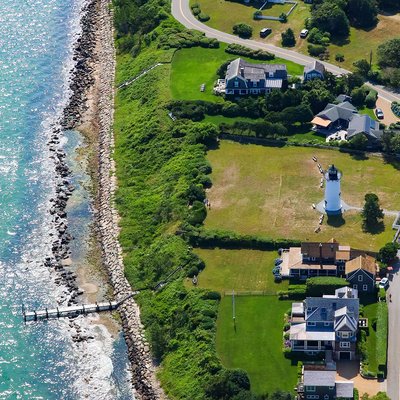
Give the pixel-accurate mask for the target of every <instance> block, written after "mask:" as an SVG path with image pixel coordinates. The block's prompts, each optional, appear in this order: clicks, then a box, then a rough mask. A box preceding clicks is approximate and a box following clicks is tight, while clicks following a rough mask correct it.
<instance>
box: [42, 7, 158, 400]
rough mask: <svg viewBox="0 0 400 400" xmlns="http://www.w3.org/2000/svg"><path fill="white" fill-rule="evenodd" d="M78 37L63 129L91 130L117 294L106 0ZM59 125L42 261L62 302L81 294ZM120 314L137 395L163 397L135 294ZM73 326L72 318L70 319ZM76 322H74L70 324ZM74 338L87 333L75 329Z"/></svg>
mask: <svg viewBox="0 0 400 400" xmlns="http://www.w3.org/2000/svg"><path fill="white" fill-rule="evenodd" d="M81 29H82V34H81V37H80V38H79V39H78V40H77V43H76V45H75V49H74V62H75V67H74V69H73V71H71V80H70V90H71V95H70V99H69V102H68V105H67V106H66V107H65V109H64V114H63V118H62V121H61V126H62V129H73V128H77V129H80V130H82V131H86V130H89V131H91V135H92V137H93V144H92V145H93V146H94V147H95V148H94V149H92V150H94V153H95V154H97V156H98V159H97V160H96V165H97V171H96V174H95V175H96V176H94V177H93V176H92V179H96V184H97V185H96V186H97V193H96V197H97V198H96V208H97V210H96V212H95V221H96V228H97V236H98V239H99V241H100V245H101V249H102V262H103V265H104V268H105V269H106V270H107V273H108V276H109V279H110V283H111V284H112V286H113V289H114V296H115V299H116V300H122V299H123V298H125V297H126V296H127V295H129V294H130V293H131V287H130V285H129V283H128V281H127V280H126V278H125V275H124V265H123V259H122V250H121V247H120V245H119V242H118V235H119V231H118V214H117V212H116V210H115V208H114V207H113V198H114V193H115V190H116V187H117V186H116V179H115V165H114V161H113V159H112V149H113V146H114V138H113V132H112V124H113V112H114V87H113V85H114V73H115V50H114V42H113V40H114V39H113V18H112V12H111V10H110V0H88V1H87V3H86V4H85V7H84V12H83V16H82V19H81ZM83 126H84V128H83ZM61 137H62V130H61V129H60V128H54V129H53V133H52V136H51V139H50V141H49V143H48V145H49V150H50V152H51V153H52V155H51V158H53V160H54V163H55V170H56V172H57V175H58V178H57V183H56V185H57V186H56V198H55V199H51V207H50V210H49V211H50V213H51V214H52V215H53V219H54V223H55V226H56V230H57V238H55V240H54V241H53V244H52V252H53V256H52V257H49V258H47V259H46V265H47V266H49V267H52V268H53V269H54V270H55V271H56V273H57V277H56V283H59V284H63V285H66V286H67V288H68V293H69V294H68V295H66V296H63V298H61V299H60V303H63V304H65V303H67V304H69V305H70V304H74V303H76V302H77V298H78V296H80V295H82V294H83V291H82V290H81V289H79V287H78V286H77V283H76V274H75V273H74V272H72V271H68V268H67V267H68V266H69V265H70V255H71V251H70V249H69V246H68V243H69V242H70V241H71V240H72V239H73V238H72V236H71V235H70V234H69V233H68V223H67V214H66V211H65V208H66V206H67V201H68V198H69V197H70V196H71V194H72V191H73V189H74V188H73V187H72V185H71V182H70V179H69V178H70V170H69V168H68V166H67V164H66V162H65V159H66V155H65V152H64V151H63V149H62V148H61V146H60V138H61ZM119 313H120V316H121V319H122V325H123V331H124V337H125V341H126V343H127V347H128V356H129V360H130V363H131V366H132V375H133V376H132V382H133V387H134V393H135V398H136V399H137V400H139V399H143V400H157V399H165V398H166V396H165V394H164V393H163V391H162V389H161V387H160V385H159V383H158V381H157V379H156V374H155V367H154V364H153V362H152V358H151V353H150V350H149V346H148V344H147V343H146V340H145V337H144V331H143V326H142V324H141V322H140V311H139V307H138V306H137V304H136V303H135V301H134V300H133V299H129V300H127V301H126V302H125V303H124V304H123V305H122V306H121V307H120V309H119ZM71 324H72V326H73V321H71ZM74 328H76V327H74ZM73 339H74V340H75V341H81V340H85V339H87V338H85V337H84V335H82V333H80V332H78V334H77V335H75V336H74V338H73Z"/></svg>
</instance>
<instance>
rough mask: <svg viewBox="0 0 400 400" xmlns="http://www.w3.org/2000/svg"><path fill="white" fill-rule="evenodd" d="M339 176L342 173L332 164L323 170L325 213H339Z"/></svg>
mask: <svg viewBox="0 0 400 400" xmlns="http://www.w3.org/2000/svg"><path fill="white" fill-rule="evenodd" d="M341 177H342V173H341V172H340V171H339V170H338V169H337V168H336V167H335V166H334V165H333V164H332V165H330V166H329V169H328V171H326V172H325V181H326V182H325V211H326V213H327V214H340V213H341V212H342V201H341V198H340V195H341V193H340V179H341Z"/></svg>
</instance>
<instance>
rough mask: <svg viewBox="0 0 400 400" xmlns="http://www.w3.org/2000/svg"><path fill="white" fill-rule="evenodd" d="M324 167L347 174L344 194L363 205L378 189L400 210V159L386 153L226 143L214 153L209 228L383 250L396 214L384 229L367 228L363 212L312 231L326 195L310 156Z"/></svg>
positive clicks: (329, 221)
mask: <svg viewBox="0 0 400 400" xmlns="http://www.w3.org/2000/svg"><path fill="white" fill-rule="evenodd" d="M313 156H316V157H318V160H319V162H320V163H321V165H322V166H323V168H327V167H328V165H329V164H332V163H333V164H335V165H337V167H338V168H339V169H341V170H342V172H343V178H342V198H343V200H344V201H345V202H346V203H347V204H349V205H352V206H355V207H362V206H363V202H364V195H365V194H366V193H368V192H374V193H376V194H377V195H378V196H379V198H380V201H381V205H382V207H383V208H384V209H387V210H399V209H400V193H399V192H398V187H399V186H400V173H399V171H398V168H399V165H398V164H397V165H391V164H388V163H385V162H383V161H382V159H381V158H379V157H377V156H376V157H375V156H370V158H368V157H366V159H359V157H353V156H351V155H348V154H345V153H340V152H339V151H336V150H322V149H314V148H300V147H283V148H277V147H266V146H257V145H241V144H238V143H234V142H230V141H221V142H220V147H219V149H217V150H212V151H209V153H208V159H209V161H210V163H211V165H212V168H213V172H212V176H211V179H212V182H213V186H212V188H211V189H210V190H209V192H208V194H207V196H208V198H209V200H210V202H211V205H212V207H211V209H210V210H209V211H208V216H207V218H206V221H205V226H206V228H214V229H215V228H217V229H227V230H232V231H236V232H238V233H242V234H260V235H263V236H270V237H276V238H279V237H287V238H293V239H301V240H305V241H312V240H329V239H331V238H332V237H334V238H336V239H337V240H338V241H340V243H343V244H349V245H351V246H353V247H355V248H361V249H370V250H378V249H379V248H380V247H381V246H382V245H383V244H384V243H387V242H389V241H391V240H392V238H393V233H394V232H393V231H392V229H391V225H392V223H393V218H394V217H393V216H390V217H387V218H385V221H384V222H385V227H386V229H385V230H384V232H381V233H377V234H368V233H364V232H362V229H361V222H362V221H361V216H360V214H359V212H357V211H348V212H346V213H345V214H344V219H343V220H338V219H337V218H335V219H332V218H329V219H325V221H324V223H323V225H322V231H321V232H320V233H318V234H317V233H314V229H315V227H316V226H317V225H318V218H319V215H320V214H319V213H318V212H317V211H315V210H313V209H312V204H313V203H314V204H317V203H319V202H320V201H321V200H323V197H324V189H321V188H320V187H319V183H320V179H321V174H320V173H319V171H318V169H317V166H316V163H315V162H313V161H312V157H313Z"/></svg>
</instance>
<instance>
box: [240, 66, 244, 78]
mask: <svg viewBox="0 0 400 400" xmlns="http://www.w3.org/2000/svg"><path fill="white" fill-rule="evenodd" d="M240 75H241V76H243V77H244V67H240Z"/></svg>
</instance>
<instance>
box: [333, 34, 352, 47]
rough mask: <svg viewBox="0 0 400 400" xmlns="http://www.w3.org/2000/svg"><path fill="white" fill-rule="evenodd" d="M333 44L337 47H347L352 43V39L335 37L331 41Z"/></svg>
mask: <svg viewBox="0 0 400 400" xmlns="http://www.w3.org/2000/svg"><path fill="white" fill-rule="evenodd" d="M331 43H332V44H334V45H335V46H339V47H340V46H346V45H347V44H349V43H350V38H349V37H347V36H335V37H333V38H332V39H331Z"/></svg>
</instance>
